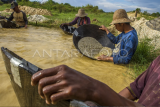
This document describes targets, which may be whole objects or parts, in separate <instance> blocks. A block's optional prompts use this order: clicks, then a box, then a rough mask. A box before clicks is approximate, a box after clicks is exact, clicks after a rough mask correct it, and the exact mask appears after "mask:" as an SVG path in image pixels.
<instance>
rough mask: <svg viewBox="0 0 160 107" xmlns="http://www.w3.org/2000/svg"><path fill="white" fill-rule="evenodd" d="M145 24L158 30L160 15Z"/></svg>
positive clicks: (159, 27)
mask: <svg viewBox="0 0 160 107" xmlns="http://www.w3.org/2000/svg"><path fill="white" fill-rule="evenodd" d="M146 25H147V26H148V27H149V28H151V29H153V30H158V31H160V17H158V18H155V19H153V20H150V21H148V22H146Z"/></svg>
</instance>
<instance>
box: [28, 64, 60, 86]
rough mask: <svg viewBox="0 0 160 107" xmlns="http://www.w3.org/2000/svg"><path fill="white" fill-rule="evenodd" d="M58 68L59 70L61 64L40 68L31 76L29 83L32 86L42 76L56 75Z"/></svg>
mask: <svg viewBox="0 0 160 107" xmlns="http://www.w3.org/2000/svg"><path fill="white" fill-rule="evenodd" d="M60 70H61V66H58V67H55V68H50V69H46V70H42V71H39V72H37V73H35V74H34V75H33V76H32V78H31V85H32V86H34V85H36V84H37V83H38V82H39V80H40V79H42V78H45V77H49V76H53V75H56V74H57V73H58V72H59V71H60Z"/></svg>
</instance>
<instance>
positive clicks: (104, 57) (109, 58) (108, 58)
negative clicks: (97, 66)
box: [97, 55, 113, 62]
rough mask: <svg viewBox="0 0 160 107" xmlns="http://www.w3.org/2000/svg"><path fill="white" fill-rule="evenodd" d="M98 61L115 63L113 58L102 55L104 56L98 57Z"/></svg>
mask: <svg viewBox="0 0 160 107" xmlns="http://www.w3.org/2000/svg"><path fill="white" fill-rule="evenodd" d="M97 60H99V61H111V62H113V57H108V56H105V55H102V56H100V57H98V58H97Z"/></svg>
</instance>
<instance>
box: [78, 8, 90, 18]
mask: <svg viewBox="0 0 160 107" xmlns="http://www.w3.org/2000/svg"><path fill="white" fill-rule="evenodd" d="M87 15H88V14H86V13H85V10H84V9H79V10H78V14H76V16H78V17H85V16H87Z"/></svg>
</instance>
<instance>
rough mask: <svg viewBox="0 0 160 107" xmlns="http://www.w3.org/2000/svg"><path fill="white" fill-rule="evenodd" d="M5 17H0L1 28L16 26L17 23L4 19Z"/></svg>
mask: <svg viewBox="0 0 160 107" xmlns="http://www.w3.org/2000/svg"><path fill="white" fill-rule="evenodd" d="M5 20H6V19H1V20H0V24H1V26H2V27H3V28H17V25H16V24H15V23H13V22H10V21H5Z"/></svg>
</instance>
